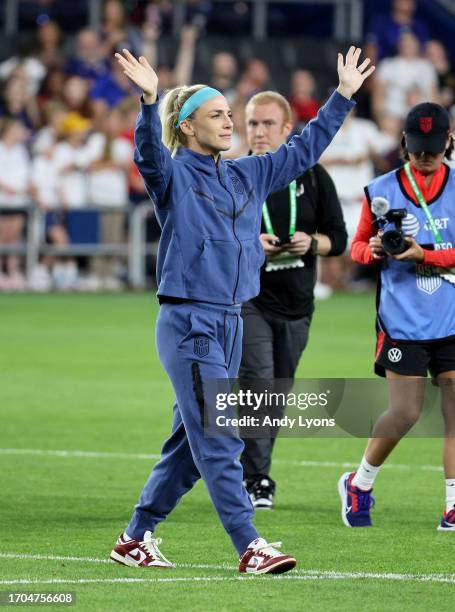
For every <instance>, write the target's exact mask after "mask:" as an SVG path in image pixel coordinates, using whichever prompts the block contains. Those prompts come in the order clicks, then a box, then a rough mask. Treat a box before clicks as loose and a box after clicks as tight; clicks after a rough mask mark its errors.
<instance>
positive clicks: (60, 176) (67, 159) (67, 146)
mask: <svg viewBox="0 0 455 612" xmlns="http://www.w3.org/2000/svg"><path fill="white" fill-rule="evenodd" d="M91 127H92V124H91V122H90V121H89V120H88V119H86V118H85V117H83V116H81V115H79V114H78V113H77V112H74V111H72V112H70V113H68V114H67V116H66V117H65V119H64V120H63V122H62V125H61V131H62V141H61V142H59V143H58V144H57V145H56V147H55V151H54V155H53V161H54V164H55V171H56V173H57V194H58V200H59V202H60V205H61V207H62V209H63V210H64V211H71V210H80V209H83V208H85V207H86V206H87V204H88V203H89V196H88V189H87V186H88V185H87V169H88V165H89V163H90V159H89V152H88V147H87V137H88V132H89V130H90V129H91ZM64 220H65V221H66V220H67V217H66V215H65V216H64ZM53 276H54V282H55V284H56V287H57V288H59V289H75V288H78V286H79V273H78V268H77V264H76V261H75V260H74V259H71V258H70V259H69V260H67V261H66V263H64V264H62V265H55V266H54V268H53Z"/></svg>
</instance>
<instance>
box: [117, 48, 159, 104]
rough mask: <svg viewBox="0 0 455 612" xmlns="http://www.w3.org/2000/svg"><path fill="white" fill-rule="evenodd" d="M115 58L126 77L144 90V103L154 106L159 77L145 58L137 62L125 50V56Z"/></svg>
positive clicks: (118, 55)
mask: <svg viewBox="0 0 455 612" xmlns="http://www.w3.org/2000/svg"><path fill="white" fill-rule="evenodd" d="M115 57H116V58H117V60H118V63H119V64H120V65H121V67H122V68H123V72H124V73H125V74H126V76H127V77H128V78H129V79H131V81H133V83H135V84H136V85H137V86H138V87H140V89H142V91H143V96H144V102H145V103H146V104H153V103H154V102H155V101H156V98H157V91H158V77H157V75H156V72H155V71H154V70H153V68H152V67H151V66H150V64H149V63H148V61H147V60H146V59H145V57H144V56H143V55H141V57H140V58H139V60H137V59H136V58H135V57H134V55H132V54H131V53H130V52H129V51H128V49H123V55H122V54H121V53H116V54H115Z"/></svg>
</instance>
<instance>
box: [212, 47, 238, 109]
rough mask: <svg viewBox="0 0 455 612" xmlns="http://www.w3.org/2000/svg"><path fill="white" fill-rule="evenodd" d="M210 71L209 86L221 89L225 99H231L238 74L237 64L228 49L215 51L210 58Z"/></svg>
mask: <svg viewBox="0 0 455 612" xmlns="http://www.w3.org/2000/svg"><path fill="white" fill-rule="evenodd" d="M211 72H212V73H211V76H210V85H211V87H214V88H215V89H218V91H221V92H222V93H223V94H224V96H225V97H226V99H227V100H229V101H230V100H232V99H233V97H234V89H235V84H236V80H237V75H238V65H237V59H236V58H235V56H234V55H233V54H232V53H229V52H228V51H220V52H219V53H215V55H214V56H213V59H212V70H211Z"/></svg>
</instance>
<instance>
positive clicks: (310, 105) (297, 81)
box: [289, 70, 321, 129]
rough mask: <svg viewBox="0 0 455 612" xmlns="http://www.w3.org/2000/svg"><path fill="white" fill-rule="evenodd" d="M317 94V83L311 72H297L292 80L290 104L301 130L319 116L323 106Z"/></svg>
mask: <svg viewBox="0 0 455 612" xmlns="http://www.w3.org/2000/svg"><path fill="white" fill-rule="evenodd" d="M315 93H316V81H315V79H314V77H313V75H312V74H311V72H310V71H309V70H296V71H295V72H294V74H293V75H292V79H291V92H290V96H289V102H290V104H291V108H292V112H293V114H294V121H295V123H297V124H298V128H299V129H301V128H302V127H303V126H304V125H305V124H307V123H308V121H311V119H313V117H316V115H317V114H318V110H319V107H320V106H321V104H320V102H319V100H318V99H317V98H316V95H315Z"/></svg>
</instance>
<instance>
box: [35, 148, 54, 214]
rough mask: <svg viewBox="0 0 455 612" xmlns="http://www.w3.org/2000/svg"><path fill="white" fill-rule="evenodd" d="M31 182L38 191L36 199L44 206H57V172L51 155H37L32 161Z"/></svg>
mask: <svg viewBox="0 0 455 612" xmlns="http://www.w3.org/2000/svg"><path fill="white" fill-rule="evenodd" d="M32 183H33V185H34V187H35V188H36V190H37V191H38V199H39V200H40V202H42V203H43V204H44V206H46V208H58V207H59V205H60V202H59V197H58V173H57V168H56V164H55V160H54V158H53V157H51V158H49V157H48V156H47V155H37V156H36V157H34V158H33V163H32Z"/></svg>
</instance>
